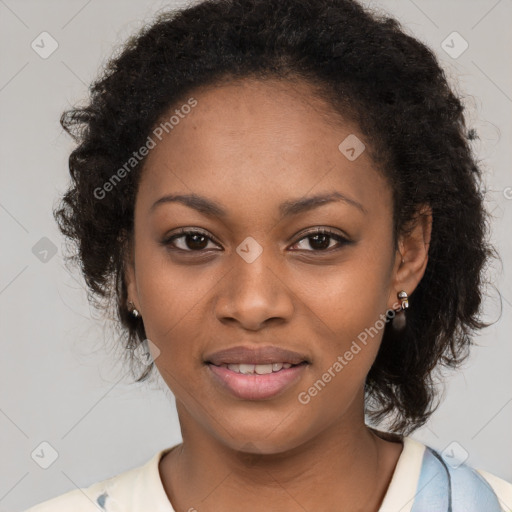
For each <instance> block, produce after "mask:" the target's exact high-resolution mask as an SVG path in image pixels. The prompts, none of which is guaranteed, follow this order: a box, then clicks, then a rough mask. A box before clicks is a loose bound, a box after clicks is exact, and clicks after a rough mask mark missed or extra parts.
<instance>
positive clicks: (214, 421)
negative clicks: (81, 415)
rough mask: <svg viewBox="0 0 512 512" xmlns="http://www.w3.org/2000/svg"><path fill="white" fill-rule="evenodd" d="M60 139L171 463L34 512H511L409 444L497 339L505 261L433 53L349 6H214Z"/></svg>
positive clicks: (147, 52) (75, 227) (73, 233)
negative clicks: (496, 298)
mask: <svg viewBox="0 0 512 512" xmlns="http://www.w3.org/2000/svg"><path fill="white" fill-rule="evenodd" d="M61 122H62V124H63V126H64V128H65V129H66V130H67V131H68V132H69V133H70V134H72V135H74V136H75V138H76V140H77V142H78V145H77V148H76V149H75V150H74V151H73V153H72V154H71V157H70V172H71V175H72V178H73V183H72V186H71V188H70V189H69V191H68V192H67V193H66V195H65V196H64V199H63V202H62V205H61V207H60V208H59V209H58V210H57V211H56V212H55V213H56V218H57V220H58V223H59V227H60V229H61V230H62V232H63V233H64V235H66V236H67V237H69V238H70V239H71V240H73V241H74V242H75V243H76V246H77V254H78V257H79V259H80V262H81V265H82V269H83V272H84V275H85V277H86V280H87V283H88V285H89V287H90V289H91V291H92V292H93V293H94V294H95V295H96V297H97V298H98V299H99V300H100V301H101V300H104V304H105V307H107V306H108V305H109V304H112V303H115V305H116V308H117V310H116V311H117V314H118V316H119V320H120V324H121V326H122V327H123V328H124V329H125V333H126V347H127V348H128V349H130V350H128V351H127V353H128V354H130V357H131V361H132V362H133V363H134V364H139V365H140V364H142V365H143V366H144V364H145V363H144V361H142V362H141V360H140V359H138V358H137V357H135V354H136V353H137V351H140V350H141V347H142V352H143V353H144V352H145V351H148V352H149V354H150V356H151V358H150V360H149V361H148V363H149V364H148V365H147V366H145V371H144V372H143V374H142V375H141V376H140V378H139V379H138V380H143V379H145V378H147V377H148V376H149V375H150V373H151V372H152V371H154V366H156V368H157V370H158V372H159V373H160V374H161V376H162V377H163V379H164V380H165V382H166V384H167V385H168V387H169V388H170V390H171V391H172V392H173V394H174V395H175V397H176V405H177V411H178V415H179V420H180V425H181V430H182V437H183V442H182V443H180V444H179V445H176V446H173V447H170V448H166V449H164V450H162V451H160V452H159V453H157V454H156V455H155V456H154V457H153V458H152V459H151V460H150V461H148V462H147V464H145V465H144V466H142V467H139V468H135V469H132V470H130V471H126V472H124V473H122V474H120V475H116V476H114V477H112V478H111V479H109V480H106V481H103V482H98V483H96V484H94V485H92V486H90V487H88V488H86V489H80V490H75V491H72V492H69V493H66V494H64V495H62V496H59V497H56V498H54V499H51V500H49V501H47V502H45V503H43V504H39V505H37V506H35V507H33V508H31V509H29V510H30V511H31V512H46V511H48V512H49V511H52V512H55V511H60V510H73V511H77V512H78V511H89V510H91V511H92V510H106V511H121V510H123V511H124V510H130V511H143V510H144V511H169V512H171V511H173V510H174V511H176V512H178V511H179V512H182V511H189V512H190V511H195V510H197V511H201V512H202V511H205V512H209V511H225V510H240V509H243V510H245V511H253V512H257V511H267V510H276V511H282V512H288V511H290V512H291V511H299V510H301V511H303V510H309V511H311V510H315V511H326V512H327V511H329V512H331V511H334V510H336V511H338V510H340V511H341V510H343V511H365V512H369V511H372V512H373V511H374V512H377V511H380V512H384V511H385V512H398V511H399V510H400V511H412V512H420V511H421V512H423V511H429V512H432V511H435V512H441V511H453V512H457V511H468V510H475V511H482V512H483V511H485V512H494V511H500V510H509V509H510V506H511V505H510V504H511V503H512V485H511V484H509V483H507V482H505V481H503V480H501V479H499V478H497V477H496V476H494V475H491V474H489V473H486V472H483V471H477V470H476V469H473V468H471V467H469V466H467V465H466V464H464V463H463V461H462V460H459V458H458V457H457V453H455V452H454V451H453V450H452V451H451V452H450V451H448V452H447V453H443V454H439V453H438V452H436V451H435V450H433V449H431V448H429V447H426V446H424V445H422V444H421V443H419V442H417V441H414V440H412V439H411V438H410V437H409V435H410V433H411V432H413V431H414V430H415V429H417V428H418V427H419V426H421V425H423V424H424V423H425V422H426V421H427V420H428V418H429V416H430V415H431V413H432V412H433V410H434V409H435V406H436V404H437V402H436V398H437V394H436V392H435V388H434V386H433V377H434V375H435V371H436V370H437V369H438V368H439V367H441V366H443V365H444V366H452V367H455V366H457V365H458V364H460V363H461V362H462V361H463V359H464V358H465V357H466V356H467V353H468V347H469V345H470V341H471V337H472V334H473V333H474V332H475V331H477V330H478V329H481V328H483V327H485V326H487V325H488V324H485V323H484V322H483V321H482V320H481V319H480V316H479V315H480V306H481V299H482V287H483V284H484V282H483V268H484V265H485V264H486V262H487V261H488V259H489V258H491V257H492V256H493V255H494V250H493V248H492V246H490V245H489V244H488V242H487V232H486V221H487V214H486V212H485V210H484V208H483V197H482V193H481V191H480V188H479V179H480V174H481V171H480V169H479V167H478V166H477V164H476V162H475V160H474V159H473V157H472V154H471V151H470V149H469V142H468V141H469V139H470V137H471V135H470V134H469V133H468V132H467V131H466V127H465V124H464V115H463V107H462V105H461V102H460V100H459V99H458V98H457V97H456V96H455V95H454V94H453V92H452V91H451V90H450V88H449V86H448V84H447V82H446V80H445V76H444V74H443V71H442V69H441V68H440V67H439V64H438V63H437V61H436V59H435V57H434V56H433V54H432V52H431V51H430V50H428V49H427V48H426V47H425V46H424V45H423V44H421V43H420V42H418V41H417V40H415V39H414V38H412V37H410V36H408V35H406V34H405V33H404V32H402V30H401V28H400V26H399V24H398V23H397V22H396V21H395V20H393V19H389V18H385V17H379V16H376V15H373V14H371V13H370V12H368V11H366V10H364V9H363V8H362V7H361V6H360V5H359V4H358V3H356V2H355V1H353V0H300V1H299V0H279V1H278V0H212V1H205V2H202V3H199V4H197V5H195V6H193V7H189V8H187V9H183V10H182V11H178V12H176V13H174V12H172V13H166V14H163V15H161V16H160V18H159V19H158V20H157V21H156V22H155V23H154V24H153V25H152V26H150V27H147V28H146V29H145V30H143V31H142V32H141V33H140V34H138V35H137V36H136V37H134V38H132V39H131V40H130V41H128V42H127V43H126V45H125V47H124V49H123V52H122V53H121V54H120V55H118V56H117V57H116V58H115V59H113V60H112V61H111V62H110V63H109V65H108V67H107V69H106V71H105V73H104V75H103V76H102V77H101V78H100V79H99V80H98V81H97V82H96V83H95V84H94V86H93V89H92V97H91V101H90V103H89V104H88V105H87V106H85V107H83V108H77V109H74V110H71V111H69V112H66V113H65V114H64V115H63V117H62V120H61ZM365 419H366V420H367V421H368V424H367V423H366V421H365ZM383 421H386V424H387V428H386V429H383V428H380V429H377V428H376V426H377V425H379V424H381V423H382V422H383ZM372 425H373V426H372ZM507 506H508V507H509V508H507Z"/></svg>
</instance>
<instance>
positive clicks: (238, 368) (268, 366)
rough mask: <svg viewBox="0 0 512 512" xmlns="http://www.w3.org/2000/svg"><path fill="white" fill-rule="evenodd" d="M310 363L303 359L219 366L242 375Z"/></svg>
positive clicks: (266, 372) (273, 371)
mask: <svg viewBox="0 0 512 512" xmlns="http://www.w3.org/2000/svg"><path fill="white" fill-rule="evenodd" d="M207 364H213V363H207ZM305 364H308V363H307V362H306V361H302V362H301V363H298V364H291V363H260V364H247V363H240V364H236V363H231V364H227V363H223V364H219V365H214V366H218V367H219V368H227V369H228V370H231V371H232V372H235V373H240V374H242V375H268V374H270V373H277V372H280V371H282V370H283V369H284V370H287V369H288V368H292V367H294V366H300V365H305Z"/></svg>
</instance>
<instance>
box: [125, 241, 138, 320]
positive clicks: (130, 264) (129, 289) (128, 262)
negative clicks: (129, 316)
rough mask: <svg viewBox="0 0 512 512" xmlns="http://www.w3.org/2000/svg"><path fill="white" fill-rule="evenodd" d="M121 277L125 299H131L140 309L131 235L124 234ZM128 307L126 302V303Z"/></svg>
mask: <svg viewBox="0 0 512 512" xmlns="http://www.w3.org/2000/svg"><path fill="white" fill-rule="evenodd" d="M123 277H124V282H125V284H126V293H127V301H132V302H133V305H134V307H135V308H136V309H138V310H139V311H140V307H139V297H138V293H137V282H136V280H135V251H134V245H133V237H132V236H130V235H126V236H125V238H124V242H123ZM126 307H127V308H128V304H126Z"/></svg>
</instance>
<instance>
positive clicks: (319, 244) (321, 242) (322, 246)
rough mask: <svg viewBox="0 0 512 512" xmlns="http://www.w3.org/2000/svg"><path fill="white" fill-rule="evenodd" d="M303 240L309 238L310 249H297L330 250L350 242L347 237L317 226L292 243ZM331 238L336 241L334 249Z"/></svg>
mask: <svg viewBox="0 0 512 512" xmlns="http://www.w3.org/2000/svg"><path fill="white" fill-rule="evenodd" d="M303 240H309V242H308V243H309V247H311V248H312V250H308V249H299V250H306V251H308V252H331V250H337V249H339V248H340V247H341V246H343V245H348V244H350V243H352V242H351V241H350V240H349V239H348V238H345V237H344V236H342V235H340V234H339V233H335V232H333V231H330V230H328V229H325V228H317V229H315V230H314V231H310V232H309V233H306V236H303V237H302V238H301V239H300V240H299V241H298V242H296V243H295V244H294V245H298V244H300V243H301V242H302V241H303ZM333 240H335V241H337V242H338V247H334V249H333V246H331V242H332V241H333Z"/></svg>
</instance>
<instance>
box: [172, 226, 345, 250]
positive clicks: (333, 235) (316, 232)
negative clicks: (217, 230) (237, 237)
mask: <svg viewBox="0 0 512 512" xmlns="http://www.w3.org/2000/svg"><path fill="white" fill-rule="evenodd" d="M187 235H201V236H204V237H205V238H207V239H208V240H209V241H211V242H214V243H216V244H219V243H218V242H217V241H216V240H215V239H214V238H212V237H211V236H209V235H207V234H206V233H204V232H203V231H200V230H197V229H190V230H189V229H181V230H180V231H179V232H178V233H175V234H173V235H171V236H170V237H167V238H166V239H164V240H163V241H162V245H164V246H166V247H169V246H170V249H171V250H174V251H180V252H182V253H199V254H201V253H204V252H206V251H208V250H209V249H201V250H197V251H194V250H191V249H188V250H186V249H180V248H178V247H174V246H173V245H172V243H173V242H174V240H177V239H179V238H184V237H186V236H187ZM316 235H327V236H329V237H330V238H333V239H335V240H336V241H337V242H338V243H339V244H340V245H339V247H336V248H332V247H330V248H327V249H312V250H306V251H305V252H313V253H330V252H332V251H336V250H338V249H341V247H342V246H345V245H349V244H351V243H352V241H351V240H349V239H348V238H345V237H344V236H342V235H340V234H339V233H335V232H333V231H330V230H328V229H325V228H317V229H315V230H313V231H309V232H307V233H305V234H304V235H303V236H302V237H301V238H299V240H297V242H295V243H294V244H293V245H297V244H298V243H299V242H302V241H303V240H305V239H308V238H312V237H314V236H316ZM219 245H220V244H219ZM297 250H299V251H300V250H303V249H297Z"/></svg>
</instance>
